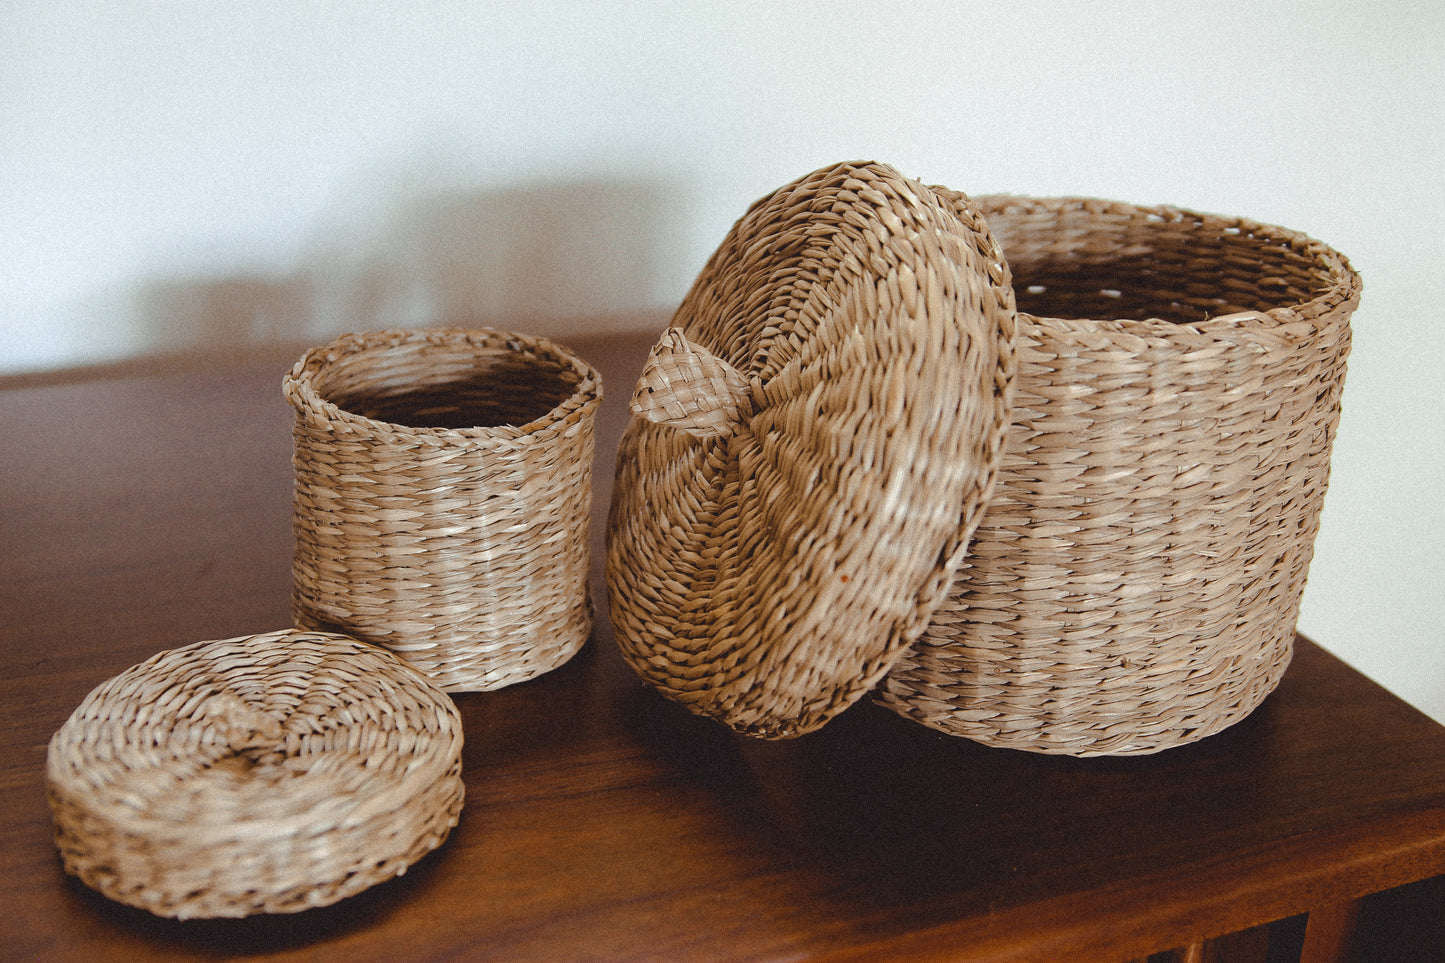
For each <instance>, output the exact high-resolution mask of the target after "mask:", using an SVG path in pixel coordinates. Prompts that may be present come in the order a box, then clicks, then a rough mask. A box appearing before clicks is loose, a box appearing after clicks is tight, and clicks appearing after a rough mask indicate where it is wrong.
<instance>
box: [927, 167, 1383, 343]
mask: <svg viewBox="0 0 1445 963" xmlns="http://www.w3.org/2000/svg"><path fill="white" fill-rule="evenodd" d="M931 189H932V190H934V191H936V192H938V193H940V194H942V195H943V196H944V197H946V198H950V199H951V198H952V197H954V196H965V197H967V198H969V199H971V201H972V203H973V204H974V205H975V206H976V207H977V208H979V209H980V210H981V211H982V212H983V214H984V216H985V219H987V217H988V216H990V215H996V214H998V213H1001V212H1002V211H1003V210H1007V209H1014V210H1025V211H1045V210H1056V209H1060V208H1064V207H1078V208H1079V209H1080V210H1084V211H1090V212H1095V213H1099V214H1123V215H1127V216H1129V217H1132V218H1135V219H1139V220H1147V221H1152V222H1155V223H1158V224H1160V225H1163V226H1171V225H1184V224H1193V225H1195V226H1198V227H1205V226H1208V227H1211V228H1216V229H1218V230H1221V231H1224V232H1227V233H1232V234H1243V235H1246V236H1249V237H1258V238H1259V239H1260V240H1261V241H1262V242H1264V243H1265V244H1268V245H1270V246H1281V247H1288V248H1290V249H1292V250H1294V251H1296V252H1298V253H1299V254H1301V255H1304V256H1305V257H1308V258H1309V259H1310V260H1312V261H1313V262H1314V264H1315V265H1316V266H1317V267H1318V268H1319V269H1321V271H1322V274H1323V276H1324V277H1325V278H1327V279H1328V283H1327V284H1325V285H1324V287H1323V288H1322V289H1321V290H1320V291H1319V292H1318V293H1317V294H1315V295H1314V296H1313V297H1311V298H1308V299H1306V300H1302V301H1297V302H1295V303H1292V304H1282V305H1279V306H1277V307H1274V308H1270V309H1268V310H1264V311H1241V312H1235V313H1232V314H1225V315H1216V316H1213V317H1208V318H1205V319H1204V320H1201V321H1171V320H1168V319H1167V318H1160V317H1148V318H1109V317H1100V318H1080V317H1058V316H1056V315H1049V314H1033V313H1031V312H1028V311H1026V310H1024V309H1023V308H1020V309H1019V312H1018V313H1019V316H1020V317H1025V318H1039V319H1047V321H1048V322H1049V324H1050V325H1051V326H1061V327H1063V328H1066V329H1071V330H1076V331H1097V332H1100V333H1109V334H1125V335H1135V336H1145V337H1162V338H1166V339H1167V338H1168V336H1169V335H1170V333H1171V332H1181V331H1188V332H1190V333H1192V334H1198V335H1205V336H1214V337H1216V338H1218V339H1219V340H1223V341H1236V340H1240V339H1242V338H1247V337H1249V336H1252V335H1258V334H1262V333H1268V332H1271V331H1274V330H1276V329H1277V328H1278V327H1279V325H1281V324H1287V323H1290V322H1295V321H1312V320H1313V319H1315V318H1319V317H1322V316H1324V315H1327V314H1330V313H1331V312H1333V311H1335V310H1336V309H1338V308H1339V307H1340V306H1342V305H1345V304H1352V305H1358V303H1359V300H1360V295H1361V291H1362V288H1363V282H1362V281H1361V279H1360V275H1359V273H1358V272H1357V271H1356V270H1355V268H1354V267H1353V265H1351V263H1350V261H1349V259H1348V258H1347V257H1345V255H1344V254H1342V253H1340V252H1339V251H1337V250H1336V249H1335V248H1333V247H1331V246H1330V245H1328V244H1326V243H1325V242H1323V241H1321V240H1319V239H1317V238H1315V237H1312V236H1310V235H1309V234H1306V233H1304V232H1302V231H1297V230H1294V229H1292V228H1287V227H1282V226H1280V225H1278V224H1271V223H1268V222H1265V221H1256V220H1253V219H1252V218H1247V217H1239V216H1235V215H1228V214H1219V213H1211V212H1206V211H1198V210H1194V209H1192V208H1187V207H1178V206H1175V205H1170V204H1155V205H1148V204H1134V203H1130V202H1128V201H1120V200H1112V199H1108V198H1102V197H1095V196H1089V195H1058V196H1033V195H1027V194H1007V193H1003V194H972V195H963V193H962V192H961V191H957V190H954V189H953V188H950V187H945V186H942V185H932V187H931ZM1004 257H1005V258H1007V257H1008V251H1007V250H1006V249H1005V251H1004Z"/></svg>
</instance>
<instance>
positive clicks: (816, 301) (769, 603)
mask: <svg viewBox="0 0 1445 963" xmlns="http://www.w3.org/2000/svg"><path fill="white" fill-rule="evenodd" d="M1013 338H1014V301H1013V293H1012V287H1011V284H1010V280H1009V274H1008V269H1007V267H1006V265H1005V264H1004V261H1003V259H1002V256H1001V254H1000V252H999V249H998V247H997V245H996V244H995V243H994V241H993V238H992V237H991V235H990V234H989V232H988V229H987V227H986V226H985V224H984V223H983V220H982V219H981V218H980V217H979V216H978V215H977V214H976V213H974V212H971V211H969V210H968V209H967V205H966V204H953V203H945V202H944V201H942V200H941V199H940V198H938V197H937V196H936V195H935V194H934V193H933V192H932V191H930V190H929V189H927V188H926V187H923V186H922V185H920V184H918V183H917V182H914V181H911V180H908V179H905V178H904V177H902V176H901V175H900V174H899V173H898V172H897V171H895V170H893V169H892V168H889V167H887V166H884V165H880V164H871V163H860V164H841V165H837V166H835V167H830V168H825V169H823V170H819V171H817V172H815V173H813V174H810V175H808V176H806V177H804V178H801V179H800V180H798V181H795V182H794V183H792V184H789V185H787V186H786V187H783V188H782V189H780V190H779V191H777V192H775V193H774V194H772V195H770V196H768V197H766V198H763V199H762V200H760V201H758V202H757V203H756V204H754V205H753V206H752V207H751V208H750V209H749V211H748V212H747V213H746V214H745V215H744V216H743V217H742V218H741V219H740V220H739V221H738V222H737V224H736V225H734V227H733V229H732V231H731V232H730V233H729V235H728V236H727V238H726V239H725V240H724V242H723V244H722V246H721V247H719V249H718V250H717V251H716V252H715V253H714V255H713V256H712V258H711V259H710V260H709V262H708V264H707V265H706V267H705V268H704V269H703V271H702V273H701V274H700V275H699V277H698V279H697V280H696V282H695V283H694V285H693V287H692V289H691V290H690V292H689V293H688V295H687V297H686V298H685V299H684V301H683V303H682V304H681V306H680V307H679V309H678V311H677V313H676V316H675V318H674V321H673V326H672V327H671V328H670V329H669V330H668V331H667V332H666V334H665V335H664V337H663V338H662V340H661V342H660V343H659V345H658V346H657V348H656V349H655V350H654V353H653V356H652V358H651V359H650V361H649V364H648V367H647V370H646V371H645V372H644V374H643V377H642V380H641V382H640V384H639V387H638V392H637V394H636V395H635V396H634V399H633V411H634V417H633V419H632V421H631V423H630V425H629V426H628V429H627V432H626V434H625V436H624V438H623V441H622V444H621V447H620V449H619V454H618V462H617V478H616V482H615V487H614V491H613V501H612V506H611V513H610V518H609V524H608V559H607V582H608V591H609V599H610V602H611V613H612V620H613V624H614V628H615V630H616V636H617V639H618V643H619V645H620V647H621V649H622V652H623V654H624V656H625V657H626V659H627V661H628V662H629V663H630V664H631V665H632V667H633V668H634V669H635V670H637V672H638V673H639V674H640V675H641V676H642V677H643V678H644V679H646V680H647V681H648V682H650V683H652V684H653V685H654V686H655V687H656V688H657V689H659V690H660V691H661V692H663V693H664V694H665V695H667V696H668V697H670V698H672V699H674V700H676V701H678V702H679V703H681V704H683V705H685V706H687V707H688V708H689V709H691V710H692V711H694V712H696V713H698V714H700V715H704V716H709V717H712V718H715V719H717V720H719V721H721V722H723V723H725V724H727V725H729V726H731V727H732V728H734V729H736V730H738V731H741V732H745V733H748V734H752V735H757V736H761V737H766V738H783V737H789V736H795V735H799V734H802V733H805V732H808V731H810V730H812V729H816V728H817V727H819V726H821V725H823V724H824V723H825V722H826V721H827V720H828V719H830V718H831V717H833V716H834V715H836V714H837V713H838V712H841V711H842V710H843V709H844V708H846V707H847V706H849V705H851V704H852V703H853V702H855V701H856V700H857V699H858V698H860V697H861V696H862V695H863V694H864V693H865V692H867V691H868V690H869V689H870V688H872V686H873V685H874V684H875V683H876V682H877V681H878V679H879V678H880V677H881V676H882V675H883V674H884V673H885V672H886V671H887V670H888V668H889V666H890V665H891V664H892V663H893V661H894V660H895V659H896V658H897V657H898V656H899V655H900V654H901V653H902V652H903V650H904V649H905V648H906V647H907V646H908V645H909V644H910V643H911V642H912V641H913V640H914V639H915V638H916V637H917V635H918V634H919V633H920V632H921V631H922V630H923V628H924V626H925V625H926V624H927V622H928V620H929V617H930V615H931V614H932V612H933V609H934V607H935V606H936V605H937V604H938V602H939V601H940V599H941V597H942V594H943V592H944V590H945V589H946V587H947V586H948V584H949V581H950V579H951V577H952V573H953V571H954V568H955V567H956V565H957V564H958V561H959V559H960V557H961V555H962V552H963V551H964V549H965V547H966V545H967V541H968V535H969V533H970V532H971V530H972V527H973V526H974V525H975V524H976V523H977V520H978V517H979V515H980V513H981V510H982V506H983V504H984V503H985V501H986V499H987V495H988V492H989V489H990V487H991V486H992V484H993V480H994V477H995V474H996V471H997V466H998V463H999V458H1000V455H1001V450H1002V445H1003V439H1004V435H1005V432H1006V430H1007V427H1008V415H1007V412H1008V408H1009V395H1010V392H1011V386H1012V382H1013V375H1014V348H1013Z"/></svg>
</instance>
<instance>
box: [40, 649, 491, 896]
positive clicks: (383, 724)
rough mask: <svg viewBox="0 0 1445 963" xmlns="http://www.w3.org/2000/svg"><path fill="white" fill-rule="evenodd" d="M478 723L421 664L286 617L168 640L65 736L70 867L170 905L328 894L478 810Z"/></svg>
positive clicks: (56, 753) (59, 820) (59, 813)
mask: <svg viewBox="0 0 1445 963" xmlns="http://www.w3.org/2000/svg"><path fill="white" fill-rule="evenodd" d="M461 749H462V725H461V719H460V717H459V716H458V714H457V711H456V708H455V707H454V706H453V705H452V703H451V700H450V699H448V698H447V697H446V696H445V695H444V694H443V693H441V691H440V690H438V689H437V688H436V687H435V686H434V685H432V684H430V683H429V682H428V681H427V680H426V679H425V678H424V677H423V676H422V675H421V673H419V672H417V671H416V670H415V669H413V668H411V667H409V666H407V665H406V664H405V663H403V662H402V661H401V660H399V659H397V658H396V657H395V656H393V655H391V654H390V653H388V652H386V651H384V650H382V649H378V648H376V647H374V646H370V645H366V644H364V643H360V642H357V641H356V640H354V639H350V638H346V637H343V636H337V635H330V634H322V633H312V632H303V631H297V630H287V631H283V632H273V633H269V634H266V635H255V636H248V637H244V638H237V639H228V640H224V641H217V642H200V643H196V644H194V645H190V646H186V647H183V648H179V649H172V650H169V651H166V652H161V653H159V654H157V655H155V656H153V657H152V658H150V659H149V660H147V661H145V662H143V663H141V664H139V665H137V666H133V667H132V668H130V669H128V670H126V671H125V672H122V673H121V674H119V675H117V676H115V677H114V678H112V679H110V680H109V681H107V682H105V683H103V684H101V685H100V686H98V687H97V688H96V689H95V690H94V691H92V692H91V693H90V694H89V695H88V696H87V697H86V698H85V700H84V701H83V702H82V703H81V704H80V706H79V707H78V708H77V709H76V710H75V712H74V713H73V714H72V715H71V717H70V719H69V720H67V721H66V723H65V724H64V725H63V726H61V728H60V729H59V731H57V732H56V733H55V736H54V737H53V738H52V739H51V741H50V749H49V758H48V769H47V790H48V794H49V799H50V807H51V810H52V812H53V815H54V820H55V841H56V845H57V846H58V847H59V849H60V854H61V857H62V859H63V861H64V864H65V868H66V870H67V871H69V872H70V873H73V874H74V875H76V876H79V877H80V879H81V880H83V881H84V882H85V883H86V884H88V885H89V886H91V887H92V888H94V889H96V890H98V891H99V892H101V893H103V894H105V895H106V896H108V897H110V898H111V899H114V900H118V901H120V902H122V903H127V904H129V905H132V906H138V907H140V908H142V909H146V910H149V911H151V912H152V913H156V914H158V915H161V916H170V917H180V918H189V917H237V916H249V915H251V914H255V913H291V912H297V911H300V910H305V909H310V908H312V907H316V906H325V905H328V904H330V903H334V902H336V901H337V900H340V899H343V898H345V897H347V896H352V895H355V894H356V893H359V892H361V891H362V890H364V889H366V888H367V887H370V886H372V885H374V884H376V883H379V882H381V881H383V880H386V879H390V878H391V877H393V876H397V875H399V874H401V873H403V872H405V870H406V869H407V867H408V866H410V865H411V864H412V863H414V862H415V861H416V860H418V859H420V858H421V857H422V856H424V855H426V854H427V853H428V852H430V851H431V850H433V849H435V848H436V847H438V846H440V845H441V843H442V842H443V840H445V839H446V837H447V835H448V833H450V831H451V829H452V827H454V826H455V825H456V824H457V819H458V815H459V813H460V812H461V808H462V796H463V787H462V780H461Z"/></svg>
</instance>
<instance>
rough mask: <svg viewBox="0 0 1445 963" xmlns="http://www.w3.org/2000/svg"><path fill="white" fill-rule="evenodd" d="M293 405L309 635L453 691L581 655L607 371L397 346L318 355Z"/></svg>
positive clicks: (449, 345)
mask: <svg viewBox="0 0 1445 963" xmlns="http://www.w3.org/2000/svg"><path fill="white" fill-rule="evenodd" d="M285 391H286V395H287V397H288V398H289V399H290V401H291V403H292V405H293V406H294V407H295V409H296V418H295V459H294V461H295V476H296V498H295V510H294V524H295V531H296V552H295V560H294V565H293V581H294V609H295V617H296V620H297V624H298V625H302V626H307V627H312V628H323V629H334V630H336V631H340V632H345V633H347V634H350V635H353V636H356V637H358V638H361V639H364V640H366V641H369V642H375V643H378V644H381V645H384V646H386V647H387V648H389V649H391V650H392V651H393V652H395V653H397V654H398V655H400V656H402V657H403V658H405V659H406V660H407V661H409V662H411V663H412V664H413V665H415V666H417V667H418V668H420V669H422V670H423V671H425V672H426V673H427V674H428V675H429V676H431V678H432V679H434V680H435V681H436V682H437V683H438V684H440V685H441V686H442V688H444V689H447V690H449V691H458V690H486V689H496V688H500V687H502V686H506V685H510V684H512V683H515V682H521V681H524V680H526V679H530V678H533V677H535V676H537V675H540V674H541V673H543V672H547V671H549V670H551V669H553V668H556V667H557V666H559V665H561V664H562V663H563V662H565V661H567V660H568V659H569V658H571V657H572V656H573V655H574V654H575V653H576V652H577V651H578V649H579V648H581V646H582V645H583V643H584V642H585V641H586V639H587V637H588V634H589V633H590V631H591V627H592V603H591V600H590V598H589V597H588V591H587V574H588V569H589V565H590V559H589V549H588V534H587V530H588V519H589V513H590V511H591V499H592V486H591V472H592V456H593V421H594V419H595V413H596V410H597V407H598V404H599V402H600V400H601V395H602V385H601V378H600V376H599V375H598V374H597V372H596V371H594V370H593V369H592V368H591V367H590V366H588V365H587V364H586V363H585V362H583V361H582V360H581V359H579V358H577V357H576V356H574V355H573V354H571V353H570V352H568V351H566V350H565V349H563V348H561V347H559V346H557V345H555V344H552V343H550V342H548V341H545V340H542V339H540V338H530V337H525V336H523V335H518V334H508V333H504V332H498V331H490V330H476V331H383V332H374V333H369V334H354V335H347V336H345V337H342V338H340V339H338V340H337V341H335V342H333V343H332V344H330V345H327V346H325V347H322V348H317V349H315V350H313V351H311V352H308V353H307V354H306V356H305V357H303V358H302V359H301V360H300V361H299V362H298V363H297V364H296V367H295V369H294V370H293V371H292V372H291V374H290V375H289V376H288V377H287V379H286V383H285Z"/></svg>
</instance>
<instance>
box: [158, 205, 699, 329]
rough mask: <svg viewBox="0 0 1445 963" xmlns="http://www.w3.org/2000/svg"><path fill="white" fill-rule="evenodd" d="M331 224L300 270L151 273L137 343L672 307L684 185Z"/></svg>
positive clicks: (518, 322) (395, 213) (590, 321)
mask: <svg viewBox="0 0 1445 963" xmlns="http://www.w3.org/2000/svg"><path fill="white" fill-rule="evenodd" d="M363 207H364V205H358V207H357V209H355V210H348V211H347V212H344V213H343V214H342V215H341V216H340V217H339V218H337V219H335V220H334V222H332V223H328V224H326V225H324V226H323V228H322V229H321V230H319V231H318V232H317V235H316V239H315V242H314V243H313V244H311V245H309V247H308V250H307V251H306V253H305V254H304V255H303V257H302V258H301V259H300V264H299V266H298V268H297V269H296V270H295V271H294V272H293V273H291V274H290V275H289V276H283V277H259V276H232V277H202V278H186V279H171V280H161V281H153V282H148V283H146V284H144V285H142V286H141V287H140V289H139V290H138V291H137V292H136V297H135V299H134V300H133V302H132V309H133V314H132V318H133V330H134V332H135V339H134V340H135V342H136V344H135V352H134V353H158V352H159V353H174V352H188V351H212V350H227V349H238V348H246V347H255V346H261V345H291V344H295V343H298V342H319V341H324V340H328V339H330V338H332V337H334V336H336V335H338V334H341V333H344V332H347V331H360V330H367V329H372V328H379V327H392V326H403V327H405V326H413V327H421V326H430V325H440V324H459V325H469V324H470V325H481V324H484V325H490V326H493V327H502V328H512V329H515V330H522V331H527V332H532V333H540V334H548V335H552V336H556V337H560V338H565V337H566V336H568V335H574V334H582V333H588V332H593V333H596V332H600V331H606V330H609V329H616V328H620V327H624V326H626V325H627V324H628V322H629V319H635V318H636V317H637V316H638V315H640V314H658V315H660V314H661V313H663V312H664V311H666V310H668V309H670V308H671V307H672V306H673V304H675V301H676V299H677V298H680V296H681V293H680V292H677V293H676V295H674V294H673V293H672V292H669V291H667V290H665V287H666V284H667V280H668V271H667V268H668V264H667V258H669V257H670V256H675V252H676V251H677V249H678V248H679V244H678V239H679V238H681V237H682V236H683V232H684V228H685V225H684V224H683V223H682V221H683V216H682V215H683V212H682V208H681V206H680V205H679V204H678V203H676V196H675V194H674V192H673V191H671V190H669V189H667V188H666V187H665V186H664V185H661V184H658V183H655V182H646V181H636V182H628V181H616V180H580V181H568V182H557V183H547V184H535V185H523V186H519V187H515V188H510V189H505V190H482V189H475V190H472V189H465V190H449V191H438V192H434V193H414V194H412V195H411V196H404V197H401V198H399V199H394V200H390V201H388V202H387V203H384V204H382V205H379V206H378V207H377V209H376V210H375V211H373V212H371V213H369V214H368V213H366V212H365V211H364V210H362V208H363Z"/></svg>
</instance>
